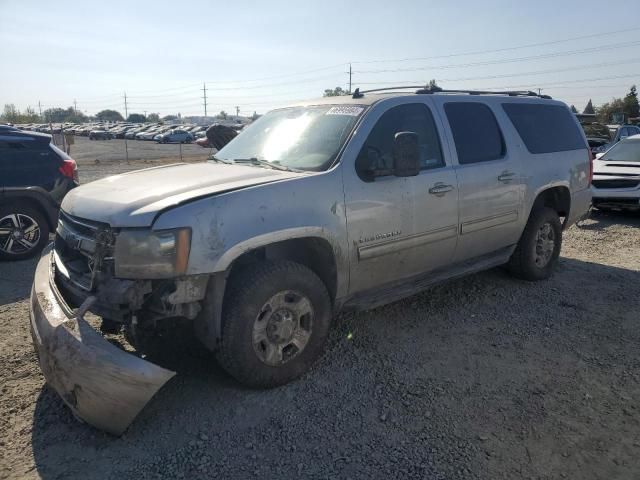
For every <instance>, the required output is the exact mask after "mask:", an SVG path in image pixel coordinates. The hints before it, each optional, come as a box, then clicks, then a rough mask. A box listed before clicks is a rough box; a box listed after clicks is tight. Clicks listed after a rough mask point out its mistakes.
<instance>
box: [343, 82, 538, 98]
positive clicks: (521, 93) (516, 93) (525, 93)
mask: <svg viewBox="0 0 640 480" xmlns="http://www.w3.org/2000/svg"><path fill="white" fill-rule="evenodd" d="M414 88H417V90H416V91H415V93H416V94H418V95H431V94H434V93H466V94H468V95H508V96H510V97H538V98H544V99H547V100H550V99H551V96H550V95H541V94H538V93H536V92H532V91H530V90H508V91H489V90H458V89H453V90H445V89H443V88H440V87H435V88H434V87H425V86H422V85H417V86H415V85H411V86H400V87H385V88H372V89H370V90H362V91H360V89H359V88H356V89H355V91H354V92H353V98H362V97H363V96H364V94H365V93H371V92H385V91H389V90H412V89H414Z"/></svg>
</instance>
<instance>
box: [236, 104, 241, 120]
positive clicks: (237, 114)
mask: <svg viewBox="0 0 640 480" xmlns="http://www.w3.org/2000/svg"><path fill="white" fill-rule="evenodd" d="M239 116H240V107H238V106H237V105H236V118H238V117H239Z"/></svg>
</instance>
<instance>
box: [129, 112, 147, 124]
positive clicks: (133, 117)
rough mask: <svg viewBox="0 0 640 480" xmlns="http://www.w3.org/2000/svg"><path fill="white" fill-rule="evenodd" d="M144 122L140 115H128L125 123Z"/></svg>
mask: <svg viewBox="0 0 640 480" xmlns="http://www.w3.org/2000/svg"><path fill="white" fill-rule="evenodd" d="M146 121H147V119H146V117H145V116H144V115H143V114H141V113H130V114H129V116H128V117H127V122H132V123H143V122H146Z"/></svg>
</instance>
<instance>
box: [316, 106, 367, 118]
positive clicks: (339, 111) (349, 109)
mask: <svg viewBox="0 0 640 480" xmlns="http://www.w3.org/2000/svg"><path fill="white" fill-rule="evenodd" d="M363 110H364V107H356V106H353V105H343V106H340V107H331V108H330V109H329V110H327V113H325V115H349V116H351V117H357V116H358V115H360V114H361V113H362V111H363Z"/></svg>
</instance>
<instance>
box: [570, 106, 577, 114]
mask: <svg viewBox="0 0 640 480" xmlns="http://www.w3.org/2000/svg"><path fill="white" fill-rule="evenodd" d="M571 112H572V113H578V109H577V108H576V106H575V105H571Z"/></svg>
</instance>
